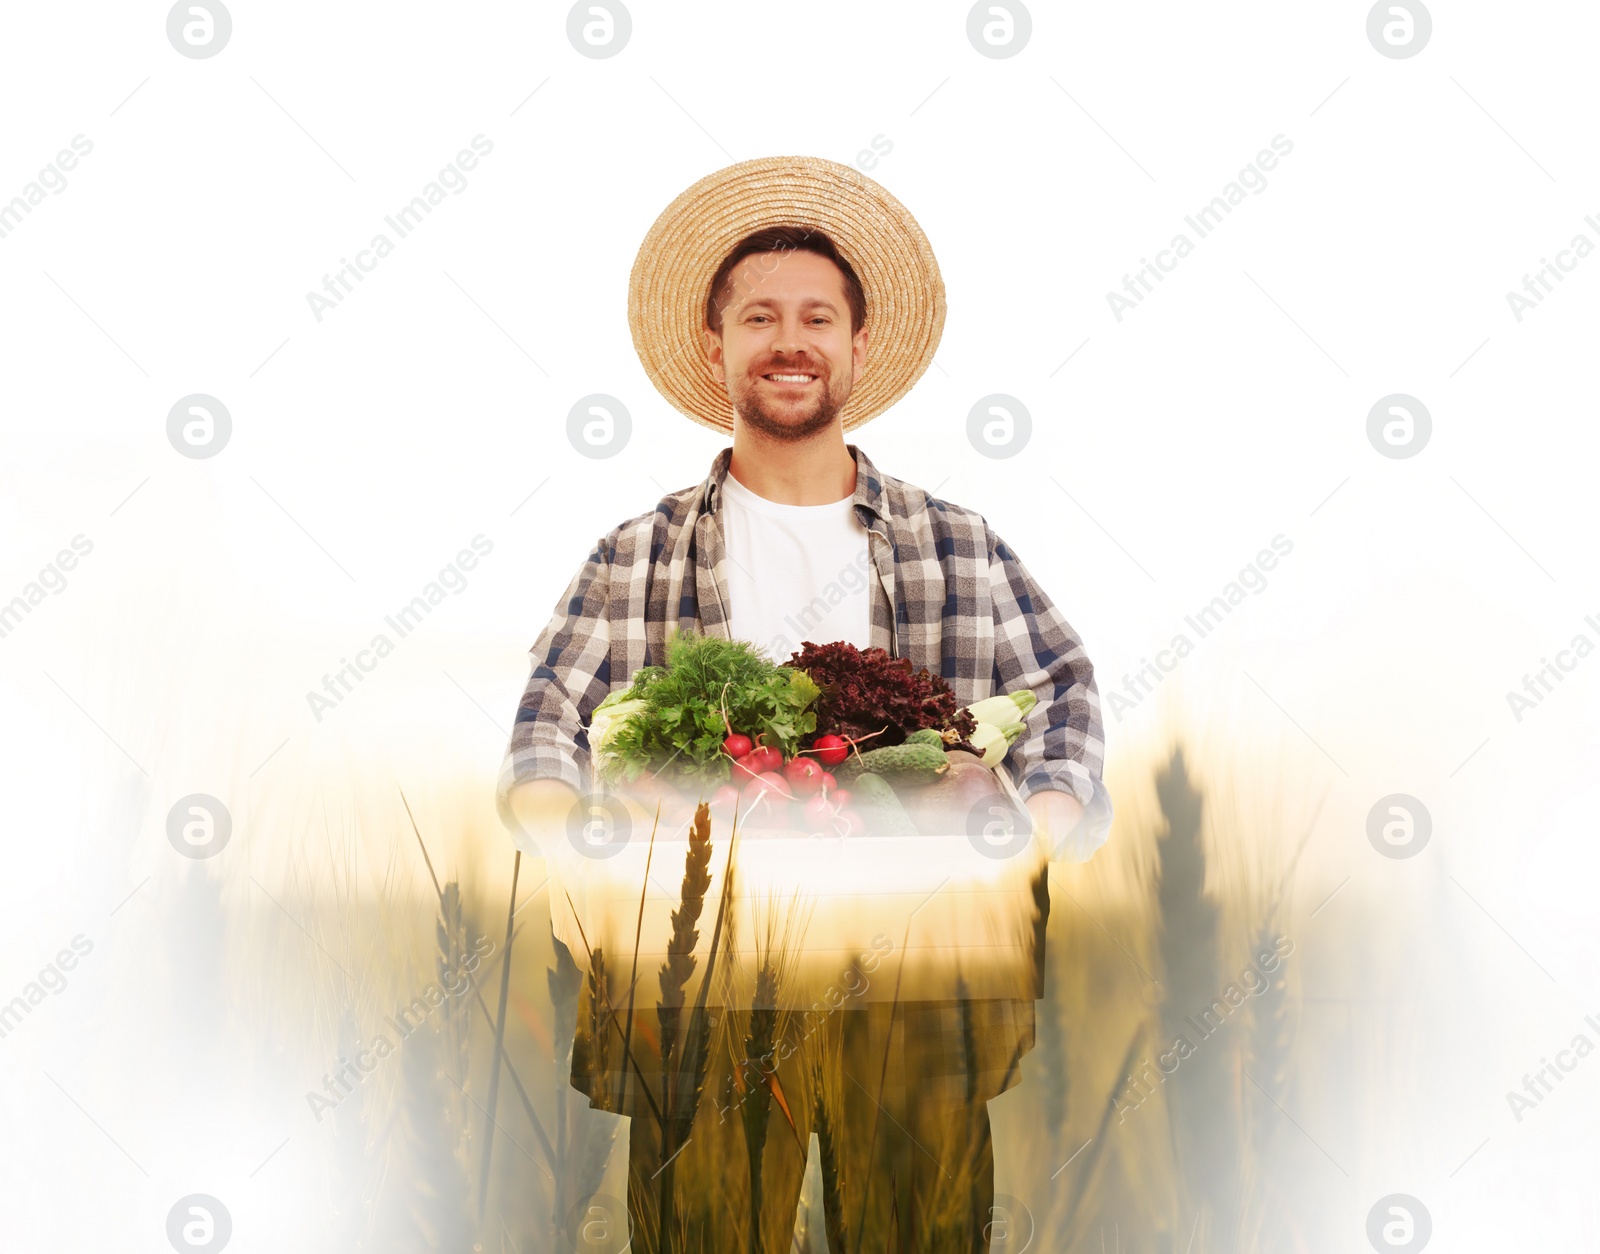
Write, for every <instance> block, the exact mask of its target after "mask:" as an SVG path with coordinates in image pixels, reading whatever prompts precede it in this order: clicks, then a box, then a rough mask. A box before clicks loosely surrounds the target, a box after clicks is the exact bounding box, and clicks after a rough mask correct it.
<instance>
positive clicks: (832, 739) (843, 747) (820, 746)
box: [811, 733, 850, 766]
mask: <svg viewBox="0 0 1600 1254" xmlns="http://www.w3.org/2000/svg"><path fill="white" fill-rule="evenodd" d="M811 747H812V748H813V749H815V750H816V751H817V758H818V759H819V760H820V761H821V762H822V764H823V765H824V766H838V765H839V763H841V762H843V761H844V760H845V758H846V757H847V756H848V755H849V753H850V746H849V745H847V744H845V742H844V737H843V736H835V735H833V734H832V733H829V734H828V735H826V736H818V737H817V738H816V739H815V740H814V741H812V742H811Z"/></svg>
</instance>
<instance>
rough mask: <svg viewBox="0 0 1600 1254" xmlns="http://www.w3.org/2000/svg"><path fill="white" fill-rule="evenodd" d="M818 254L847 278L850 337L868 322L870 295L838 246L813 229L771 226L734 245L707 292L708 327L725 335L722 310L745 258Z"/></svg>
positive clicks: (713, 277) (812, 227)
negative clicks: (783, 254) (736, 267)
mask: <svg viewBox="0 0 1600 1254" xmlns="http://www.w3.org/2000/svg"><path fill="white" fill-rule="evenodd" d="M797 251H798V252H808V253H816V254H817V256H819V257H826V258H827V259H828V260H829V261H831V262H833V264H834V265H836V266H838V267H839V273H840V274H842V275H843V276H844V295H845V301H846V303H847V304H848V305H849V306H850V334H851V335H854V334H855V333H856V332H857V331H859V330H860V329H861V328H862V326H863V325H864V324H865V323H866V321H867V294H866V292H865V291H864V290H863V289H862V287H861V279H860V278H859V277H858V276H857V275H856V272H855V269H854V268H853V267H852V266H851V265H850V263H849V262H848V261H846V260H845V259H844V258H843V257H842V256H841V255H840V253H839V249H838V247H837V246H836V245H835V244H834V242H833V240H832V239H830V238H829V237H828V236H827V235H825V234H824V233H823V232H821V231H819V230H818V229H817V228H816V227H814V226H799V225H796V226H769V227H766V228H764V229H762V230H760V231H755V232H753V233H752V234H750V235H746V236H745V237H744V238H743V239H742V240H740V241H739V242H738V243H737V244H735V245H734V246H733V248H732V250H731V251H730V252H729V253H728V255H727V256H726V257H724V258H723V259H722V264H721V265H720V266H718V267H717V272H716V273H715V274H713V275H712V276H711V287H710V290H709V291H707V293H706V326H707V327H709V328H710V329H711V330H713V331H715V332H717V333H718V334H719V335H720V334H721V333H722V307H723V306H724V305H726V304H727V303H728V301H729V300H730V299H732V291H731V289H732V287H733V269H734V267H735V266H737V265H738V264H739V263H740V262H741V261H743V260H744V259H745V258H746V257H750V256H754V255H755V254H756V253H791V252H797Z"/></svg>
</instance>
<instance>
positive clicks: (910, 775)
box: [837, 744, 950, 785]
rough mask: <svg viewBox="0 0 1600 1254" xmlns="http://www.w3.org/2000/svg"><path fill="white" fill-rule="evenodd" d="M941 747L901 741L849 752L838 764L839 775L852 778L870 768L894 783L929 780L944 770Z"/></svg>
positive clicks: (948, 766) (924, 781)
mask: <svg viewBox="0 0 1600 1254" xmlns="http://www.w3.org/2000/svg"><path fill="white" fill-rule="evenodd" d="M949 769H950V764H949V763H948V762H947V761H945V756H944V750H943V749H941V748H939V747H938V746H936V745H929V744H915V745H914V744H903V745H889V746H888V747H886V748H883V749H873V750H870V751H869V752H867V753H863V754H861V755H860V756H859V757H858V756H856V755H854V754H852V755H851V756H850V757H848V758H846V759H845V760H844V761H843V762H842V763H840V764H839V771H838V772H837V773H840V774H841V777H842V778H845V779H851V778H854V777H855V776H856V775H859V774H861V773H862V772H866V771H871V772H874V773H875V774H878V775H882V776H883V777H884V778H885V779H888V780H892V781H894V782H895V783H897V784H912V785H915V784H931V783H933V781H934V780H936V779H938V778H939V777H940V776H941V775H943V774H944V773H945V772H946V771H948V770H949Z"/></svg>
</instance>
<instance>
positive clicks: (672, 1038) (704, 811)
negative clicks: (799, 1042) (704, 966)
mask: <svg viewBox="0 0 1600 1254" xmlns="http://www.w3.org/2000/svg"><path fill="white" fill-rule="evenodd" d="M710 868H711V807H710V806H709V805H707V804H706V803H705V802H701V803H700V804H699V805H698V806H697V807H696V808H695V812H694V822H693V823H692V824H691V825H690V828H689V849H688V852H687V853H685V855H684V866H683V887H682V890H681V894H680V904H679V907H678V909H676V910H674V911H673V912H672V935H671V937H670V939H669V940H668V942H667V957H666V961H664V962H663V963H662V964H661V974H660V977H659V982H660V985H661V1000H660V1001H659V1002H657V1003H656V1019H657V1021H658V1022H659V1024H660V1026H661V1106H662V1109H663V1110H664V1111H666V1112H667V1113H668V1117H669V1118H670V1116H671V1112H672V1111H673V1109H674V1090H675V1088H676V1085H675V1084H674V1083H673V1081H674V1065H675V1063H676V1061H677V1056H678V1034H679V1025H680V1023H681V1021H682V1018H683V1000H684V989H685V988H686V987H688V984H689V979H690V977H691V976H693V975H694V969H695V956H694V950H695V946H696V945H698V944H699V943H700V929H699V927H698V924H699V922H700V913H701V911H702V910H703V909H704V908H705V902H706V890H707V889H708V888H710V887H711V870H710Z"/></svg>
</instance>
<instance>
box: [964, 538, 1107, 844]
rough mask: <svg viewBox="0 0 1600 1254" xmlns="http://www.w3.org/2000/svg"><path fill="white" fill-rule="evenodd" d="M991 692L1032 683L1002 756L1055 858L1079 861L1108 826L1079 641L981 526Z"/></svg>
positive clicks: (1094, 697) (1091, 698)
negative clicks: (990, 617) (1029, 703)
mask: <svg viewBox="0 0 1600 1254" xmlns="http://www.w3.org/2000/svg"><path fill="white" fill-rule="evenodd" d="M987 534H988V541H989V584H990V597H991V600H992V602H993V605H994V691H995V692H996V693H1000V692H1014V691H1016V690H1017V689H1019V688H1028V689H1031V690H1032V692H1033V695H1034V696H1035V697H1036V698H1037V704H1036V705H1035V706H1034V707H1033V709H1032V711H1030V712H1029V714H1028V717H1027V719H1026V720H1025V721H1026V724H1027V730H1026V732H1025V734H1024V735H1023V736H1022V737H1021V738H1019V739H1018V740H1017V742H1016V744H1014V745H1013V746H1012V747H1011V751H1010V752H1009V753H1007V754H1006V757H1005V760H1004V762H1003V763H1002V769H1004V770H1005V771H1007V772H1008V773H1009V774H1010V776H1011V779H1012V782H1013V783H1015V784H1016V787H1017V793H1018V795H1019V796H1021V797H1022V798H1023V801H1024V802H1025V803H1026V805H1027V807H1028V811H1029V813H1030V814H1031V815H1032V816H1033V819H1034V822H1035V824H1036V825H1037V826H1042V828H1043V831H1044V835H1045V836H1046V838H1047V840H1048V843H1049V847H1050V849H1051V851H1052V852H1051V856H1052V858H1065V859H1067V860H1069V861H1073V862H1086V861H1088V859H1089V857H1090V856H1091V855H1092V854H1093V853H1094V851H1095V850H1096V849H1098V848H1099V847H1100V846H1101V845H1102V844H1104V843H1105V841H1106V837H1107V836H1108V835H1109V833H1110V830H1111V818H1112V807H1111V794H1110V793H1109V792H1107V791H1106V787H1105V784H1104V782H1103V781H1102V780H1101V772H1102V771H1103V770H1104V768H1105V752H1106V749H1105V736H1104V732H1103V730H1102V726H1101V721H1100V694H1099V691H1098V689H1097V688H1096V686H1095V680H1094V666H1093V664H1092V663H1091V662H1090V661H1089V655H1088V654H1087V653H1086V652H1084V648H1083V642H1082V641H1081V640H1080V639H1079V638H1078V635H1077V633H1076V632H1074V631H1073V630H1072V626H1071V624H1069V623H1068V622H1067V620H1066V618H1064V617H1063V616H1062V614H1061V613H1060V611H1059V610H1057V609H1056V607H1055V605H1054V604H1053V603H1052V602H1051V600H1050V598H1049V597H1048V596H1046V595H1045V592H1044V590H1043V589H1042V588H1041V587H1040V586H1039V585H1038V583H1037V582H1036V581H1035V580H1034V578H1033V576H1032V575H1030V574H1029V573H1028V570H1027V568H1026V567H1025V566H1023V564H1022V562H1021V561H1020V560H1019V559H1018V557H1017V555H1016V554H1015V553H1013V552H1012V551H1011V549H1010V548H1009V547H1008V546H1007V545H1006V543H1005V542H1004V541H1003V540H1001V539H1000V537H999V536H997V535H995V534H994V532H993V531H988V533H987Z"/></svg>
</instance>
